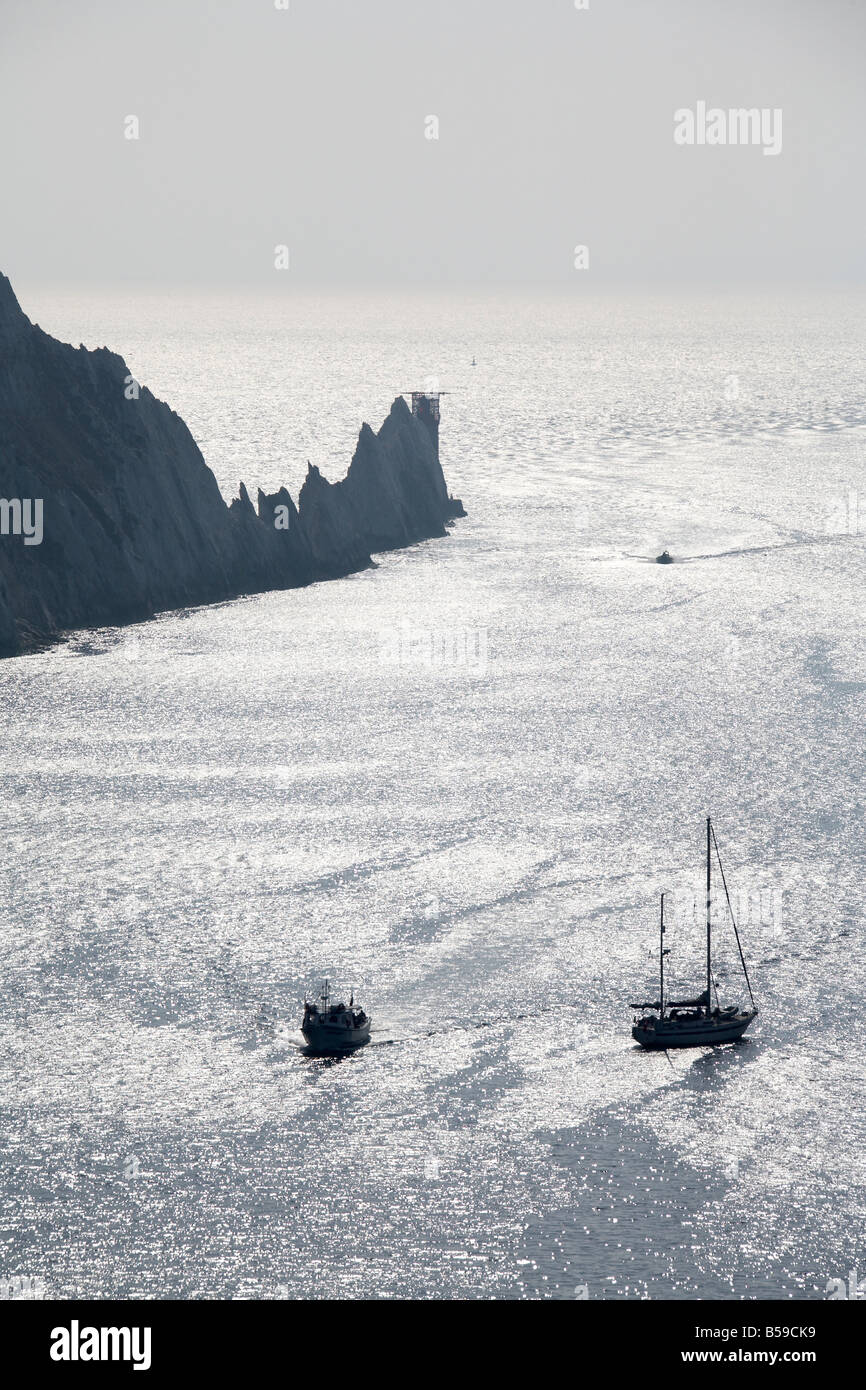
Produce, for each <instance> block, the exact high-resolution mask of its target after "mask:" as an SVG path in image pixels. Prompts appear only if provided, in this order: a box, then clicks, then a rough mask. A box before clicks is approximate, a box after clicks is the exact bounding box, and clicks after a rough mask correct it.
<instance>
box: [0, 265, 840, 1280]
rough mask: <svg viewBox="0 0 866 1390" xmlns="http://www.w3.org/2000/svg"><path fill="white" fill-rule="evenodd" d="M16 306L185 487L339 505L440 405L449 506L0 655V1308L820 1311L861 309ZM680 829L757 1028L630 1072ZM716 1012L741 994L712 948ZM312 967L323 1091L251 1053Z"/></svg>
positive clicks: (608, 300)
mask: <svg viewBox="0 0 866 1390" xmlns="http://www.w3.org/2000/svg"><path fill="white" fill-rule="evenodd" d="M19 291H20V294H21V299H22V303H23V305H24V307H25V310H26V311H27V312H28V313H29V314H30V316H31V317H32V318H34V319H35V320H37V321H38V322H40V323H41V324H42V326H43V327H44V328H45V329H46V330H47V331H49V332H51V333H53V334H55V335H56V336H58V337H61V338H64V339H65V340H68V341H72V342H74V343H75V344H78V342H80V341H84V342H85V343H86V344H87V345H88V346H91V347H93V346H99V345H102V344H108V345H110V346H111V347H113V348H115V349H116V350H117V351H118V352H121V353H122V354H123V355H124V356H125V357H126V359H127V361H128V362H129V366H130V369H131V371H133V372H134V373H135V374H136V376H137V377H138V378H139V379H140V380H141V381H143V382H145V383H146V384H147V385H149V386H150V387H151V389H152V390H153V391H154V392H155V393H156V394H157V395H158V396H160V397H162V398H163V399H165V400H167V401H168V402H169V403H170V404H171V405H172V406H173V407H174V409H176V410H177V411H178V412H179V413H180V414H181V415H182V416H183V417H184V418H185V419H186V421H187V423H188V424H189V425H190V428H191V429H192V432H193V434H194V435H195V437H196V438H197V440H198V441H199V443H200V445H201V447H202V449H203V452H204V454H205V457H206V459H207V460H208V462H209V463H210V465H211V467H212V468H213V469H214V471H215V473H216V474H217V477H218V479H219V481H220V484H221V486H222V487H223V489H224V492H225V494H226V496H230V495H232V494H233V493H234V492H235V491H236V489H237V483H238V480H239V479H240V478H243V479H244V480H245V482H246V483H247V485H248V486H250V487H251V488H253V487H254V486H256V485H262V486H263V487H265V488H269V489H273V488H274V487H276V486H277V485H278V484H279V483H282V482H286V483H288V484H289V486H290V487H291V488H292V489H293V490H294V491H295V492H296V490H297V487H298V485H299V483H300V481H301V479H302V478H303V475H304V471H305V467H306V461H307V459H310V460H312V461H313V462H315V463H317V464H319V465H320V466H321V467H322V468H323V470H324V471H325V473H326V474H327V475H328V476H329V477H331V478H332V479H334V478H337V477H338V476H340V475H342V473H343V472H344V471H345V468H346V466H347V464H348V462H349V459H350V457H351V453H352V449H353V447H354V441H355V438H356V436H357V431H358V428H359V426H360V423H361V421H362V420H363V419H367V420H369V421H370V423H371V424H373V426H374V427H378V425H379V423H380V422H381V420H382V418H383V417H384V415H385V414H386V413H387V410H388V408H389V406H390V404H391V401H392V399H393V397H394V396H395V395H396V394H397V393H398V392H399V391H401V390H408V389H411V388H413V387H419V386H421V387H425V386H431V385H432V384H433V382H434V380H436V379H438V383H439V385H440V386H441V387H442V388H443V389H447V390H449V391H453V394H451V395H447V396H445V397H444V398H443V414H442V437H441V451H442V461H443V466H444V468H445V472H446V476H447V478H448V482H449V484H450V486H451V487H452V490H453V491H454V492H455V493H456V494H457V495H458V496H462V497H463V499H464V502H465V504H466V507H467V510H468V512H469V516H468V518H467V519H466V520H465V521H461V522H459V523H457V525H456V526H455V528H454V530H453V532H452V534H451V535H450V536H449V538H448V539H446V540H441V541H431V542H429V543H425V544H422V545H418V546H415V547H413V548H412V549H410V550H407V551H404V552H400V553H395V554H388V555H384V556H381V557H379V558H378V564H377V567H376V568H374V569H371V570H369V571H367V572H365V573H363V574H359V575H356V576H353V577H351V578H348V579H345V580H340V581H337V582H333V583H329V584H320V585H316V586H312V587H310V588H307V589H304V590H296V591H293V592H288V593H273V594H266V595H263V596H261V597H256V598H250V599H246V600H242V601H239V602H236V603H231V604H226V605H222V606H217V607H212V608H203V609H197V610H194V611H182V612H175V613H168V614H163V615H161V616H160V617H158V618H157V619H156V620H155V621H153V622H150V623H146V624H143V625H141V626H138V627H134V628H128V629H124V630H100V631H88V632H80V633H76V634H73V635H72V636H71V637H70V639H69V640H68V641H67V642H66V643H65V644H64V645H62V646H59V647H57V648H55V649H54V650H52V651H49V652H45V653H42V654H40V655H36V656H29V657H26V658H21V659H16V660H12V661H7V662H4V663H2V665H0V700H2V711H3V732H4V737H3V740H2V746H0V790H2V802H0V806H2V811H0V815H2V841H3V854H2V863H0V895H2V934H0V1018H2V1050H0V1277H2V1278H9V1279H12V1278H15V1277H17V1276H26V1277H30V1278H36V1279H38V1280H40V1281H43V1283H42V1287H44V1289H45V1291H46V1293H47V1295H48V1296H50V1297H61V1296H64V1295H67V1294H74V1295H77V1296H81V1297H142V1296H144V1297H155V1298H223V1299H225V1298H279V1297H282V1298H303V1297H340V1298H360V1297H371V1296H372V1297H376V1298H388V1297H410V1298H428V1297H444V1298H503V1299H521V1298H533V1299H534V1298H574V1297H575V1296H580V1294H581V1292H582V1291H584V1290H585V1292H586V1294H587V1295H588V1296H589V1297H590V1298H608V1299H611V1298H642V1297H647V1296H651V1297H662V1298H758V1299H763V1298H771V1297H790V1298H795V1299H802V1298H806V1299H812V1298H824V1297H826V1296H827V1286H828V1281H829V1280H833V1279H836V1278H839V1279H845V1280H847V1279H848V1277H849V1271H850V1270H851V1269H852V1268H854V1267H857V1266H858V1265H859V1267H860V1268H861V1269H864V1270H866V1232H864V1211H866V1203H864V1193H866V1163H864V1132H863V1112H864V1065H863V1057H864V1043H866V1037H864V1033H866V1029H864V1009H863V993H864V981H866V970H864V931H863V882H864V870H866V866H864V804H866V787H864V782H863V773H864V760H863V742H864V740H863V716H864V703H866V701H864V695H866V651H864V637H863V617H862V613H863V574H864V560H866V556H864V537H866V406H864V397H863V357H864V331H863V324H864V315H863V310H864V302H863V300H862V299H860V300H856V301H855V300H852V299H851V298H850V297H844V296H842V295H826V296H823V297H822V296H819V295H810V294H797V295H791V296H788V297H786V296H784V295H780V296H777V297H775V298H767V299H763V298H761V297H759V296H755V295H748V296H739V297H728V298H712V297H710V296H704V297H702V296H700V295H695V296H693V297H692V298H689V299H680V300H676V301H674V300H670V299H665V298H664V297H662V296H659V297H658V298H650V297H642V296H639V295H636V296H634V297H633V298H630V299H628V298H622V297H620V298H614V297H612V296H610V297H601V296H598V297H582V296H579V295H576V294H568V295H559V296H557V295H556V294H554V293H553V292H551V293H550V294H549V295H543V294H542V295H538V294H535V295H534V296H530V295H523V294H521V293H518V292H514V293H509V294H507V295H503V296H500V297H499V298H496V297H493V296H490V295H487V294H481V293H477V292H474V291H467V292H466V293H463V294H455V295H451V296H446V295H439V296H435V295H427V296H425V295H423V294H421V293H420V292H419V293H417V294H415V293H413V294H406V295H402V296H401V295H395V294H391V293H381V294H372V293H371V294H368V295H365V296H353V295H337V294H323V295H316V294H313V293H310V292H303V293H299V294H296V295H292V294H288V293H287V294H284V295H281V296H278V297H268V296H266V295H260V296H254V295H252V296H246V297H244V296H240V295H238V296H229V295H222V296H216V295H214V296H207V295H198V296H193V295H184V296H180V297H178V296H177V295H174V296H160V295H149V296H144V295H142V296H133V297H132V298H130V297H129V296H123V295H120V294H110V293H105V292H104V293H99V294H93V295H87V296H84V295H81V294H79V295H77V296H75V295H69V294H60V293H56V292H51V291H48V290H37V289H35V288H32V287H31V288H30V289H28V287H26V286H19ZM473 356H475V358H476V360H477V365H476V366H475V367H472V366H471V365H470V364H471V362H472V358H473ZM665 547H667V548H668V549H669V550H670V551H671V552H672V553H673V554H674V555H675V556H676V557H678V558H680V559H682V560H683V563H680V564H676V565H673V566H669V567H663V566H657V565H655V564H653V563H651V557H653V556H655V555H656V554H657V553H658V552H659V551H660V550H661V549H662V548H665ZM686 561H687V562H686ZM708 813H711V814H712V815H713V817H714V820H715V823H716V826H717V831H718V835H719V840H720V844H721V847H722V853H723V857H724V862H725V868H726V871H727V877H728V883H729V887H730V889H731V892H732V895H733V897H734V901H735V906H736V909H737V911H738V914H739V917H740V921H741V928H742V936H743V940H744V945H745V949H746V953H747V957H748V959H749V962H750V966H751V971H752V983H753V988H754V991H755V995H756V997H757V1000H758V1004H759V1007H760V1009H761V1014H760V1018H759V1020H758V1022H757V1024H756V1025H755V1026H754V1027H753V1030H752V1031H751V1032H750V1034H749V1035H747V1040H746V1041H744V1042H743V1043H742V1044H741V1045H738V1046H736V1047H729V1048H722V1049H718V1050H716V1051H713V1050H709V1049H708V1050H694V1051H687V1052H683V1053H679V1054H677V1053H671V1054H669V1055H665V1054H663V1053H662V1054H645V1053H642V1052H640V1051H639V1050H638V1049H636V1047H635V1046H634V1045H633V1043H632V1040H631V1036H630V1031H629V1030H630V1025H631V1017H632V1015H631V1011H630V1010H629V1007H628V1002H629V1000H631V999H637V998H653V997H655V996H654V994H653V993H650V994H646V991H647V990H650V991H652V990H653V989H654V980H655V970H656V959H655V955H654V951H655V947H656V941H657V937H656V931H657V927H656V922H657V912H658V894H659V892H660V891H661V890H662V889H665V890H667V891H668V893H669V894H670V895H671V897H670V899H669V902H670V903H671V908H672V919H671V922H670V927H671V931H670V935H669V936H668V938H667V941H668V945H670V946H671V947H672V954H671V955H670V956H669V957H668V968H669V971H670V977H671V988H672V989H673V990H675V991H677V992H682V991H685V992H686V993H691V992H693V990H694V989H695V988H696V987H699V985H700V972H701V949H702V940H701V932H702V928H701V925H700V921H699V920H696V916H695V913H694V911H693V906H692V903H693V896H694V895H695V894H697V895H699V894H700V892H701V874H702V854H703V818H704V817H705V816H706V815H707V814H708ZM717 975H718V983H719V989H720V992H721V993H722V995H723V997H726V998H730V999H731V1000H734V999H738V998H744V997H745V995H744V986H743V982H742V978H741V975H740V973H739V967H738V963H737V958H736V948H735V945H734V943H733V939H732V935H731V932H730V930H729V928H728V926H727V925H726V924H725V922H724V917H723V914H722V912H721V911H720V912H719V929H718V957H717ZM325 976H329V977H330V978H331V980H332V981H333V982H334V987H335V989H337V990H338V991H339V992H340V993H343V992H345V993H348V991H349V990H350V989H352V988H354V990H355V995H356V998H357V999H359V1000H360V1001H361V1002H362V1003H363V1004H364V1005H365V1006H366V1007H367V1008H368V1009H369V1010H370V1011H371V1012H372V1014H373V1016H374V1032H373V1041H372V1043H371V1045H370V1046H369V1047H368V1048H366V1049H364V1050H363V1051H362V1052H360V1053H358V1054H356V1055H355V1056H353V1057H351V1058H350V1059H347V1060H344V1061H340V1062H330V1063H329V1062H326V1061H321V1060H318V1061H317V1060H311V1059H309V1058H307V1057H306V1056H305V1055H304V1054H303V1052H302V1051H301V1048H300V1042H301V1039H300V1036H299V1034H298V1032H297V1026H298V1022H299V1018H300V1013H301V1005H302V1001H303V997H304V992H305V991H310V992H312V991H313V990H315V989H316V987H317V985H318V982H319V981H320V980H321V979H322V978H323V977H325Z"/></svg>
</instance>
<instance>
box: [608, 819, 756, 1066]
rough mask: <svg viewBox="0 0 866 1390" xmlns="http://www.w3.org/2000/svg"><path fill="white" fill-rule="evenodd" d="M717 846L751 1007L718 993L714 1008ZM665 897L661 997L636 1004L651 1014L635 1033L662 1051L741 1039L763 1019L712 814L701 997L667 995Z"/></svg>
mask: <svg viewBox="0 0 866 1390" xmlns="http://www.w3.org/2000/svg"><path fill="white" fill-rule="evenodd" d="M711 844H712V847H714V848H715V851H716V858H717V859H718V861H719V869H720V870H721V875H722V885H723V887H724V890H725V899H726V901H727V905H728V911H729V912H730V916H731V923H732V925H733V928H734V936H735V937H736V940H737V950H738V951H739V953H740V963H741V965H742V967H743V975H744V976H745V980H746V989H747V990H748V991H749V1000H750V1003H751V1008H748V1009H745V1008H740V1007H739V1006H738V1005H736V1004H729V1005H727V1006H726V1007H725V1008H721V1007H720V1006H719V1002H718V992H716V1007H715V1008H713V1006H712V996H713V991H714V989H715V980H714V978H713V955H712V951H713V947H712V940H713V923H712V901H713V899H712V876H711ZM664 941H665V895H664V893H662V902H661V921H660V925H659V997H658V999H654V1000H652V1001H651V1002H649V1001H645V1002H644V1003H642V1004H632V1005H631V1007H632V1008H633V1009H635V1010H639V1009H644V1010H649V1012H647V1013H644V1014H643V1016H642V1017H641V1018H635V1019H634V1024H633V1027H632V1030H631V1035H632V1037H633V1038H634V1040H635V1042H638V1043H640V1045H641V1047H646V1048H649V1049H662V1048H668V1047H715V1046H716V1044H718V1043H727V1042H736V1041H737V1039H738V1038H741V1037H742V1036H743V1034H744V1033H745V1031H746V1029H747V1028H748V1026H749V1024H750V1023H751V1022H752V1020H753V1019H755V1018H757V1017H758V1010H757V1008H756V1006H755V1001H754V998H753V997H752V986H751V984H750V982H749V972H748V970H747V969H746V958H745V956H744V955H743V948H742V946H741V944H740V933H739V932H738V931H737V923H736V921H735V919H734V913H733V909H732V908H731V900H730V897H729V895H728V885H727V883H726V882H725V871H724V869H722V861H721V856H720V855H719V846H718V843H717V842H716V832H715V831H714V829H713V825H712V821H711V820H710V818H709V816H707V984H706V989H704V990H703V992H702V993H701V994H699V995H698V996H697V998H696V999H678V1000H671V999H669V1000H666V999H665V956H667V955H669V954H670V952H669V951H668V950H667V949H666V947H665V944H664Z"/></svg>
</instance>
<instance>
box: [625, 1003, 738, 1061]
mask: <svg viewBox="0 0 866 1390" xmlns="http://www.w3.org/2000/svg"><path fill="white" fill-rule="evenodd" d="M756 1014H757V1011H754V1012H752V1011H744V1012H743V1013H737V1014H729V1015H728V1016H727V1017H725V1015H722V1016H721V1017H718V1018H714V1017H712V1015H711V1016H710V1017H709V1018H688V1019H685V1018H681V1019H677V1018H665V1019H657V1018H646V1019H641V1020H640V1022H639V1023H636V1024H635V1026H634V1028H632V1030H631V1035H632V1037H633V1038H634V1040H635V1042H638V1043H640V1045H641V1047H645V1048H647V1049H648V1050H649V1051H662V1050H666V1049H667V1048H669V1047H717V1046H718V1045H719V1044H720V1043H728V1042H736V1041H737V1039H738V1038H741V1037H742V1036H743V1034H744V1033H745V1031H746V1029H747V1028H748V1026H749V1024H750V1023H751V1022H752V1020H753V1019H754V1018H755V1017H756Z"/></svg>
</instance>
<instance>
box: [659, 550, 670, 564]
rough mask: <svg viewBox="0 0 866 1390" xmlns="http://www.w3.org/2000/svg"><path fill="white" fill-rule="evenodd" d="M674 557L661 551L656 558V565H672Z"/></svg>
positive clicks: (667, 551) (668, 552)
mask: <svg viewBox="0 0 866 1390" xmlns="http://www.w3.org/2000/svg"><path fill="white" fill-rule="evenodd" d="M673 562H674V557H673V555H672V554H671V552H670V551H669V550H663V551H662V553H661V555H657V556H656V564H657V565H672V564H673Z"/></svg>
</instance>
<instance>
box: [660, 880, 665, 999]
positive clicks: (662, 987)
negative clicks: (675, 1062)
mask: <svg viewBox="0 0 866 1390" xmlns="http://www.w3.org/2000/svg"><path fill="white" fill-rule="evenodd" d="M664 1013H665V895H664V893H662V907H661V921H660V923H659V1018H664Z"/></svg>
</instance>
